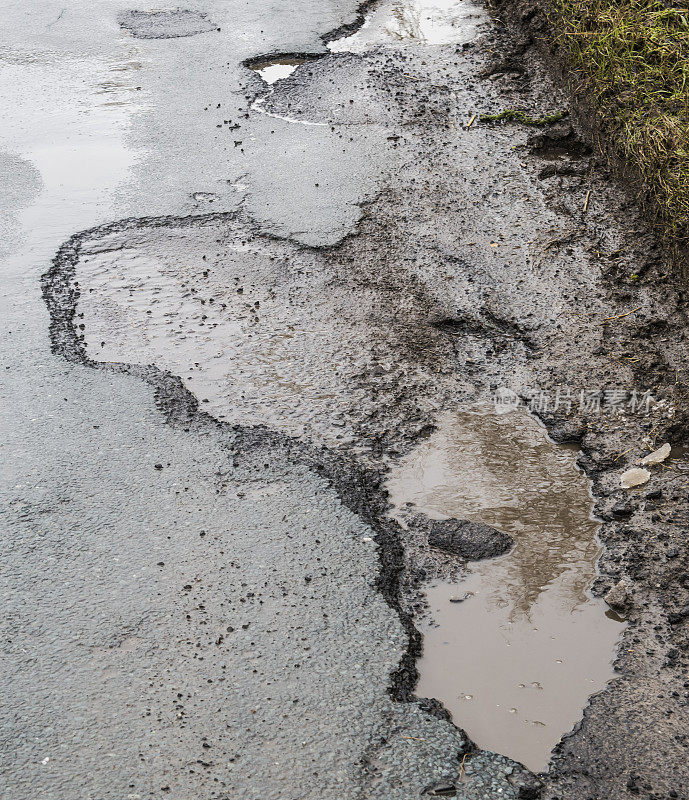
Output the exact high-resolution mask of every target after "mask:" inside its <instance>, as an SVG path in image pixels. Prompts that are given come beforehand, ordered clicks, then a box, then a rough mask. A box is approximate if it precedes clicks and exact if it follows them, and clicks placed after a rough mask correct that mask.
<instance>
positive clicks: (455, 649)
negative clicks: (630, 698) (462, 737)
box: [389, 407, 623, 771]
mask: <svg viewBox="0 0 689 800" xmlns="http://www.w3.org/2000/svg"><path fill="white" fill-rule="evenodd" d="M575 457H576V453H575V451H574V450H573V449H571V448H567V447H562V446H558V445H556V444H554V443H553V442H551V441H550V440H548V439H547V437H546V435H545V432H544V429H543V428H542V427H541V426H540V425H539V423H538V422H537V421H536V420H535V419H533V418H531V417H530V416H529V415H528V414H527V413H526V412H521V411H519V412H518V411H515V412H513V413H509V414H504V415H498V414H495V413H494V411H493V409H492V407H486V408H481V409H478V408H473V409H471V410H467V411H462V412H461V413H452V414H447V415H446V416H444V417H443V418H442V419H440V420H439V424H438V429H437V431H436V432H435V433H434V434H433V435H432V436H431V437H430V438H429V439H428V440H427V441H425V442H424V443H423V444H422V445H421V446H420V447H418V448H417V449H416V450H415V451H414V452H412V453H411V454H410V455H409V456H408V457H406V458H405V459H404V460H403V461H402V463H401V464H400V465H399V467H398V469H397V470H396V472H395V473H394V474H393V476H392V478H391V480H390V481H389V489H390V491H391V495H392V499H393V502H394V503H395V505H396V507H397V508H398V509H402V507H403V506H404V504H405V503H409V502H411V503H413V504H414V507H413V510H414V511H415V512H422V513H424V514H426V515H428V516H429V517H432V518H434V519H445V518H450V517H456V518H460V519H470V520H476V521H481V522H484V523H487V524H489V525H492V526H494V527H496V528H498V529H500V530H502V531H504V532H506V533H509V534H510V535H511V536H512V537H513V538H514V539H515V542H516V544H515V546H514V548H513V550H512V551H511V552H510V553H509V554H507V555H505V556H502V557H500V558H497V559H490V560H487V561H483V562H475V563H470V564H468V565H467V570H466V573H465V574H464V575H463V576H462V577H461V578H460V579H459V580H457V581H451V582H444V581H435V582H432V583H430V584H429V585H428V586H427V587H426V595H427V599H428V604H429V614H428V615H427V616H426V617H425V618H424V619H421V620H418V621H417V626H418V627H419V628H420V630H421V631H422V633H423V636H424V653H423V657H422V658H421V659H420V661H419V663H418V668H419V672H420V679H419V684H418V687H417V694H418V695H419V696H421V697H435V698H437V699H438V700H440V701H442V703H443V704H444V705H445V707H446V708H447V709H448V710H449V711H450V712H451V714H452V717H453V720H454V722H455V724H456V725H458V726H459V727H461V728H463V729H465V730H466V731H467V733H468V734H469V736H470V737H471V738H472V739H473V740H474V741H475V742H476V743H477V744H478V745H479V746H480V747H482V748H485V749H488V750H493V751H496V752H499V753H502V754H504V755H507V756H510V757H511V758H514V759H516V760H517V761H520V762H522V763H523V764H525V765H526V766H527V767H529V768H530V769H532V770H536V771H540V770H543V769H545V768H546V766H547V764H548V761H549V757H550V752H551V750H552V748H553V747H554V745H555V744H556V743H557V742H558V741H559V740H560V738H561V737H562V735H563V734H564V733H566V732H567V731H569V730H571V728H572V727H573V726H574V725H575V724H576V722H577V721H578V720H579V719H580V718H581V715H582V710H583V708H584V706H585V705H586V702H587V699H588V697H589V696H590V695H591V694H593V693H595V692H597V691H599V690H600V689H602V688H603V687H604V686H605V684H606V683H607V681H608V680H610V679H611V678H612V677H613V674H614V673H613V670H612V660H613V658H614V653H615V649H616V644H617V642H618V640H619V637H620V635H621V632H622V627H623V626H622V625H621V624H620V621H619V619H616V618H615V617H614V615H613V614H612V612H609V611H608V610H607V606H606V605H605V604H604V603H603V601H601V600H598V599H595V598H593V597H592V596H591V594H590V592H589V587H590V586H591V583H592V581H593V578H594V576H595V562H596V560H597V558H598V555H599V553H600V547H599V544H598V542H597V539H596V533H597V528H598V523H597V522H596V521H595V519H593V518H592V516H591V506H592V503H591V497H590V494H589V485H588V480H587V479H586V478H585V476H584V475H583V474H582V473H580V472H579V471H578V470H577V468H576V466H575ZM404 513H405V512H403V511H400V514H401V515H403V514H404Z"/></svg>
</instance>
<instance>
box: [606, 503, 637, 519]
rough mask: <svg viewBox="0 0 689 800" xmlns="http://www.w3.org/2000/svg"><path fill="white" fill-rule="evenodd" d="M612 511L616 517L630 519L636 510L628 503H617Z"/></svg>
mask: <svg viewBox="0 0 689 800" xmlns="http://www.w3.org/2000/svg"><path fill="white" fill-rule="evenodd" d="M610 511H611V513H612V515H613V516H614V517H618V518H619V517H630V516H631V515H632V514H633V513H634V508H633V507H632V506H630V505H628V504H627V503H615V505H614V506H613V507H612V508H611V509H610Z"/></svg>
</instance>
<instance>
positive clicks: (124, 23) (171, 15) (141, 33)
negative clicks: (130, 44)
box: [117, 9, 218, 39]
mask: <svg viewBox="0 0 689 800" xmlns="http://www.w3.org/2000/svg"><path fill="white" fill-rule="evenodd" d="M117 21H118V22H119V24H120V27H121V28H123V29H124V30H126V31H128V32H129V33H130V34H131V35H132V36H133V37H134V38H135V39H179V38H184V37H186V36H197V35H198V34H199V33H207V32H208V31H216V30H218V28H217V26H216V25H215V24H214V23H213V22H211V20H209V19H208V16H207V15H206V14H204V13H202V12H201V11H191V10H188V9H167V10H166V9H163V10H159V11H136V10H127V11H121V12H120V13H119V14H118V16H117Z"/></svg>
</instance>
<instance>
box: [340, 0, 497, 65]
mask: <svg viewBox="0 0 689 800" xmlns="http://www.w3.org/2000/svg"><path fill="white" fill-rule="evenodd" d="M487 20H488V16H487V14H486V11H485V9H484V8H482V7H481V6H480V5H478V4H476V3H473V2H472V0H383V2H380V3H376V5H375V6H374V8H373V9H372V10H371V11H370V12H369V13H368V14H367V15H366V20H365V21H364V24H363V25H362V26H361V28H359V29H358V30H357V31H356V32H355V33H353V34H352V35H351V36H345V37H342V38H340V39H335V40H334V41H332V42H330V43H329V44H328V47H329V49H330V50H331V51H332V52H334V53H341V52H350V53H362V52H365V51H366V50H370V49H371V48H372V47H376V46H377V45H391V44H395V43H405V44H409V43H416V44H429V45H440V44H462V43H464V42H469V41H471V40H472V39H474V38H475V37H476V35H477V33H478V32H479V30H480V28H481V26H482V25H483V24H485V23H486V22H487Z"/></svg>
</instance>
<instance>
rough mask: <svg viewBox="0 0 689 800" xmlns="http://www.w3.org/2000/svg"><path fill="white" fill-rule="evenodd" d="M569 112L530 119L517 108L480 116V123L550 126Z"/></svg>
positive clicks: (557, 112) (556, 112)
mask: <svg viewBox="0 0 689 800" xmlns="http://www.w3.org/2000/svg"><path fill="white" fill-rule="evenodd" d="M568 113H569V112H567V111H555V112H554V113H553V114H544V115H543V116H542V117H531V116H529V115H528V114H527V113H526V112H525V111H522V110H521V109H518V108H507V109H505V110H504V111H501V112H500V113H499V114H481V116H480V117H479V121H480V122H519V123H521V124H522V125H534V126H542V125H552V123H553V122H559V121H560V120H561V119H564V118H565V117H566V116H567V114H568Z"/></svg>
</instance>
